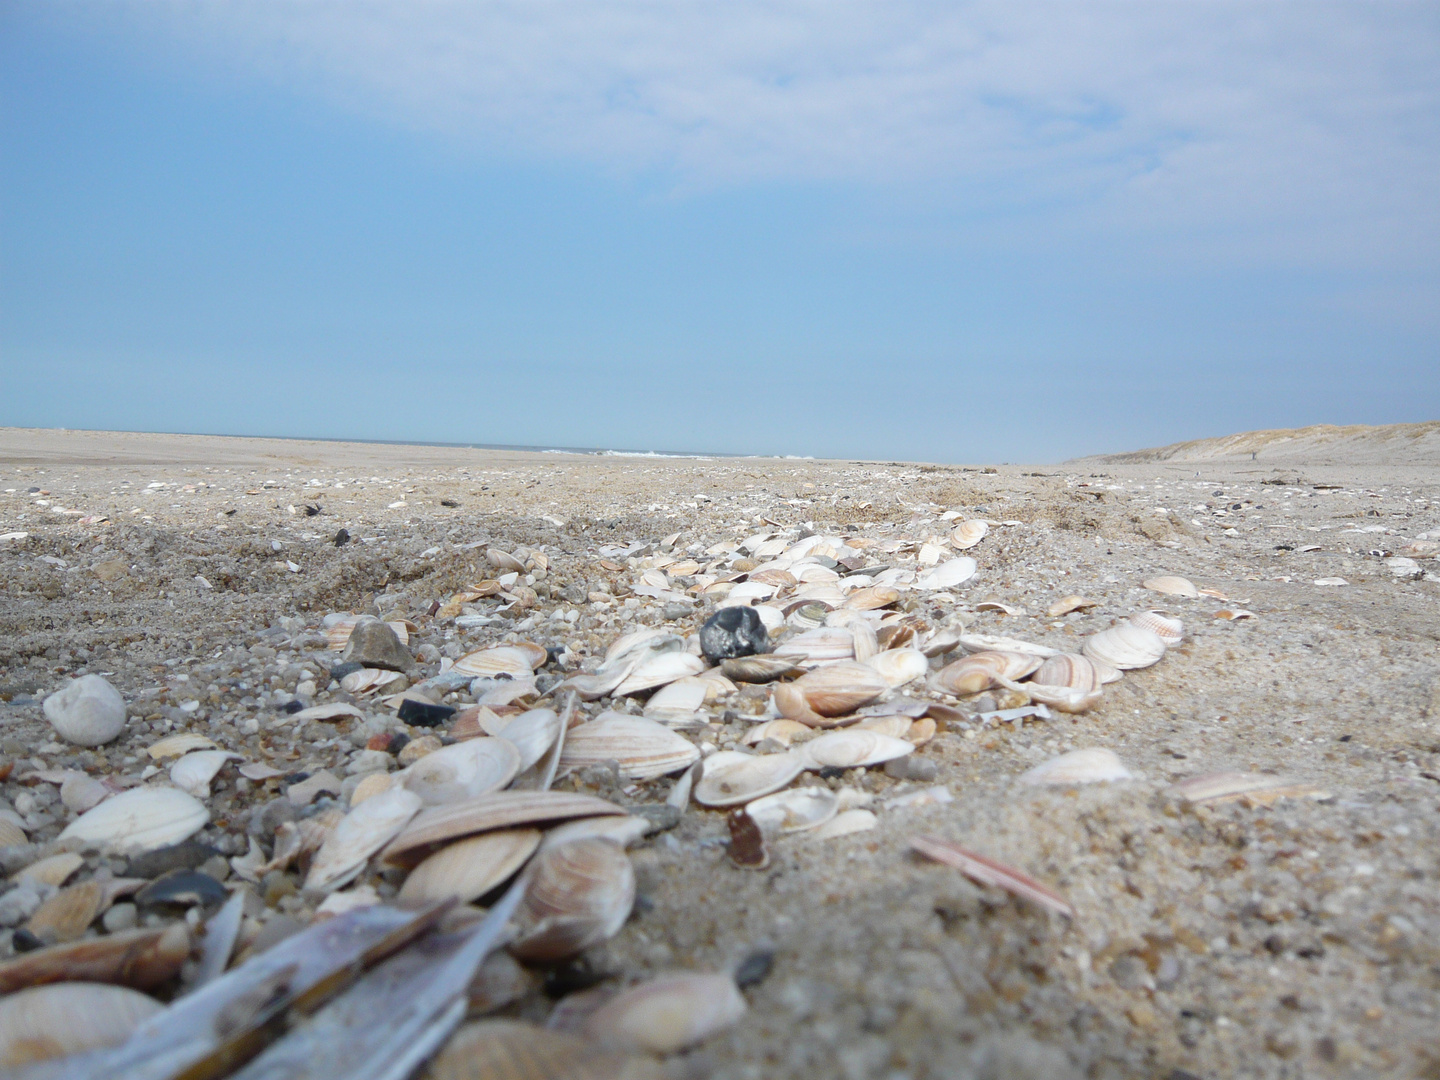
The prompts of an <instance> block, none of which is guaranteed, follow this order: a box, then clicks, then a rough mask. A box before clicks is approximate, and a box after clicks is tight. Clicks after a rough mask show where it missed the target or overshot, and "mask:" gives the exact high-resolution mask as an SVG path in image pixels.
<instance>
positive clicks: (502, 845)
mask: <svg viewBox="0 0 1440 1080" xmlns="http://www.w3.org/2000/svg"><path fill="white" fill-rule="evenodd" d="M539 846H540V830H539V829H502V830H500V831H498V832H488V833H481V834H480V835H479V836H471V837H468V838H467V839H464V840H459V841H456V842H455V843H453V844H450V845H448V846H446V847H443V848H441V849H440V850H439V851H437V852H435V854H434V855H431V856H430V857H429V858H427V859H426V860H425V861H424V862H422V863H421V864H420V865H419V866H417V867H415V869H414V870H412V871H410V876H409V877H407V878H406V879H405V884H404V885H402V886H401V887H400V899H401V900H415V901H420V900H443V899H445V898H446V897H451V896H453V897H456V898H457V899H458V900H459V901H460V903H462V904H468V903H469V902H470V901H471V900H476V899H478V898H479V897H481V896H484V895H485V894H486V893H487V892H489V891H490V890H491V889H493V888H495V886H497V885H499V884H501V883H502V882H504V881H505V880H506V879H507V878H509V877H510V875H511V874H513V873H515V871H517V870H519V869H520V867H521V866H523V865H524V864H525V860H526V859H528V858H530V856H531V855H532V854H533V853H534V851H535V849H536V848H537V847H539Z"/></svg>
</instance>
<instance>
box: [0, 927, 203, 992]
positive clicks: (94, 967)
mask: <svg viewBox="0 0 1440 1080" xmlns="http://www.w3.org/2000/svg"><path fill="white" fill-rule="evenodd" d="M189 955H190V931H189V928H188V927H187V926H186V925H185V924H184V923H183V922H176V923H171V924H170V925H169V926H166V927H162V928H159V929H143V930H124V931H121V932H120V933H116V934H106V935H105V936H104V937H97V938H85V939H83V940H81V941H72V942H68V943H66V944H63V945H51V946H50V947H49V948H45V949H36V950H35V951H34V952H28V953H23V954H21V955H20V956H17V957H15V958H14V959H13V960H8V961H6V962H5V963H3V964H0V994H10V993H13V992H14V991H16V990H23V989H24V988H25V987H27V986H41V985H43V984H45V983H55V982H91V983H116V984H118V985H121V986H132V987H134V988H135V989H137V990H149V989H150V988H151V987H155V986H159V985H161V984H162V983H165V982H168V981H169V980H170V979H173V978H174V977H175V976H176V975H177V974H179V972H180V965H181V964H183V963H184V962H185V960H186V958H187V957H188V956H189Z"/></svg>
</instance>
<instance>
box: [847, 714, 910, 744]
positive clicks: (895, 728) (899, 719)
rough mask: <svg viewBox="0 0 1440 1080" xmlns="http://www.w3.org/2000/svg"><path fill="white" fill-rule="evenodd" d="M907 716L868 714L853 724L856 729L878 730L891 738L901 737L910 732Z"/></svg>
mask: <svg viewBox="0 0 1440 1080" xmlns="http://www.w3.org/2000/svg"><path fill="white" fill-rule="evenodd" d="M911 723H912V721H911V719H910V717H908V716H870V717H867V718H866V719H864V720H861V721H860V722H859V723H858V724H856V725H855V730H857V731H878V732H879V733H880V734H881V735H889V736H890V737H891V738H892V739H903V738H905V737H906V736H907V735H908V734H909V733H910V724H911Z"/></svg>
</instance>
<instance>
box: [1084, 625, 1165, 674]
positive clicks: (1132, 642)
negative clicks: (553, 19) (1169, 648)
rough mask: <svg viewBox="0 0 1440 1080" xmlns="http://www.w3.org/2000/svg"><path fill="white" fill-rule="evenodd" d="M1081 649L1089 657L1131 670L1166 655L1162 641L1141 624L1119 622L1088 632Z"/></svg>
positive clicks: (1156, 661)
mask: <svg viewBox="0 0 1440 1080" xmlns="http://www.w3.org/2000/svg"><path fill="white" fill-rule="evenodd" d="M1081 651H1082V652H1084V654H1085V655H1086V656H1088V657H1090V659H1092V660H1099V661H1100V662H1101V663H1105V664H1109V665H1110V666H1111V667H1113V668H1118V669H1119V670H1121V671H1131V670H1133V669H1135V668H1145V667H1149V666H1150V665H1151V664H1155V663H1158V662H1159V660H1160V658H1161V657H1162V656H1164V655H1165V642H1163V641H1161V640H1160V638H1159V637H1157V636H1156V635H1155V634H1154V633H1153V632H1151V631H1149V630H1146V629H1145V628H1144V627H1143V626H1136V625H1135V624H1134V623H1131V622H1122V623H1116V624H1115V625H1114V626H1112V627H1110V629H1108V630H1101V631H1100V632H1099V633H1098V634H1091V635H1090V636H1089V637H1088V638H1086V639H1085V644H1084V646H1083V648H1082V650H1081Z"/></svg>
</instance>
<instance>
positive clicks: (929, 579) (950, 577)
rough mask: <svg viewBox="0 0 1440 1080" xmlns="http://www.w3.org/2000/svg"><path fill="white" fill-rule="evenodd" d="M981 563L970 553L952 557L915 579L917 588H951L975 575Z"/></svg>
mask: <svg viewBox="0 0 1440 1080" xmlns="http://www.w3.org/2000/svg"><path fill="white" fill-rule="evenodd" d="M978 569H979V564H978V563H977V562H976V561H975V560H974V559H972V558H970V556H968V555H961V556H960V557H959V558H958V559H950V560H948V561H946V562H943V563H941V564H940V565H939V566H937V567H935V569H933V570H930V571H928V572H926V573H924V574H921V575H920V576H919V577H918V578H916V579H915V587H916V588H917V589H951V588H954V587H955V586H956V585H963V584H965V582H967V581H969V580H970V579H971V578H972V577H974V576H975V571H976V570H978Z"/></svg>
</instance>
